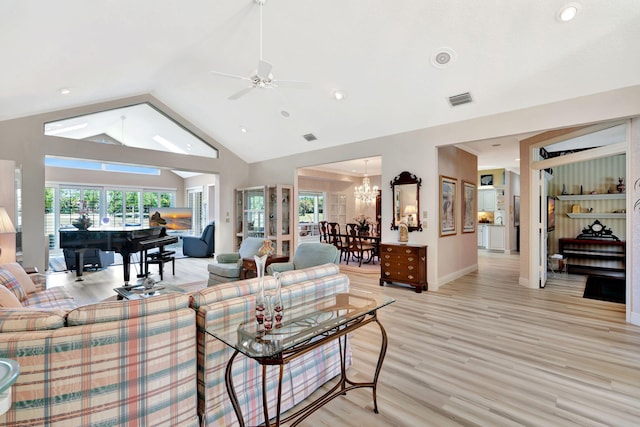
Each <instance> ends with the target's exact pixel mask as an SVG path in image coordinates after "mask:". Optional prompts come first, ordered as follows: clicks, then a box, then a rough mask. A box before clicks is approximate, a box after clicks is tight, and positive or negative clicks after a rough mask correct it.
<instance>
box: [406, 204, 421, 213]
mask: <svg viewBox="0 0 640 427" xmlns="http://www.w3.org/2000/svg"><path fill="white" fill-rule="evenodd" d="M415 213H418V209H416V206H415V205H407V207H406V208H404V214H405V215H413V214H415Z"/></svg>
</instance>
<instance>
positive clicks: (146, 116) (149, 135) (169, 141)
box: [44, 102, 218, 158]
mask: <svg viewBox="0 0 640 427" xmlns="http://www.w3.org/2000/svg"><path fill="white" fill-rule="evenodd" d="M44 134H45V135H49V136H57V137H62V138H69V139H74V140H83V141H87V142H93V143H107V144H121V145H124V146H127V147H135V148H142V149H146V150H155V151H164V152H171V153H176V154H187V155H193V156H202V157H211V158H218V150H217V149H215V148H214V147H212V146H211V145H209V144H208V143H207V142H206V141H204V140H203V139H201V138H199V137H198V136H196V135H195V134H193V133H192V132H191V131H189V130H188V129H186V128H185V127H184V126H182V125H180V124H179V123H178V122H176V121H175V120H173V119H171V118H170V117H169V116H167V115H166V114H164V113H163V112H161V111H160V110H158V109H157V108H155V107H153V106H152V105H151V104H149V103H146V102H145V103H142V104H136V105H131V106H128V107H122V108H115V109H113V110H106V111H100V112H98V113H92V114H86V115H83V116H78V117H69V118H66V119H63V120H58V121H55V122H49V123H45V125H44Z"/></svg>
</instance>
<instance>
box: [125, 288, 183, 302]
mask: <svg viewBox="0 0 640 427" xmlns="http://www.w3.org/2000/svg"><path fill="white" fill-rule="evenodd" d="M113 290H114V291H115V292H116V294H118V299H119V300H121V299H128V300H136V299H144V298H150V297H155V296H158V295H165V294H170V293H172V292H176V293H179V294H186V293H187V291H186V290H185V289H183V288H181V287H180V286H176V285H163V284H156V285H155V286H154V287H153V288H151V289H145V287H144V286H143V285H131V286H122V287H120V288H114V289H113Z"/></svg>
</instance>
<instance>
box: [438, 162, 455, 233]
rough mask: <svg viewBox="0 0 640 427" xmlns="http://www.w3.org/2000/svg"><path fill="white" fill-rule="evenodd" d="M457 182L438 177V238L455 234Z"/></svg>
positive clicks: (448, 178)
mask: <svg viewBox="0 0 640 427" xmlns="http://www.w3.org/2000/svg"><path fill="white" fill-rule="evenodd" d="M457 186H458V181H457V180H456V179H455V178H450V177H448V176H443V175H440V236H452V235H454V234H456V232H457V231H456V208H457V206H456V195H457V194H456V193H457V188H456V187H457Z"/></svg>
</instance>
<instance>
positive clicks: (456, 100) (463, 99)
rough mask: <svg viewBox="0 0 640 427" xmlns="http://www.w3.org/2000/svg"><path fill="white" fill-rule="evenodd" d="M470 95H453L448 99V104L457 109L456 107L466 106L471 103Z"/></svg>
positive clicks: (467, 93) (466, 93)
mask: <svg viewBox="0 0 640 427" xmlns="http://www.w3.org/2000/svg"><path fill="white" fill-rule="evenodd" d="M472 101H473V99H471V94H470V93H469V92H465V93H461V94H460V95H453V96H450V97H449V103H450V104H451V106H452V107H457V106H458V105H462V104H468V103H469V102H472Z"/></svg>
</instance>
